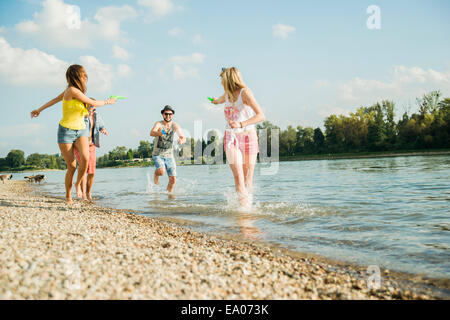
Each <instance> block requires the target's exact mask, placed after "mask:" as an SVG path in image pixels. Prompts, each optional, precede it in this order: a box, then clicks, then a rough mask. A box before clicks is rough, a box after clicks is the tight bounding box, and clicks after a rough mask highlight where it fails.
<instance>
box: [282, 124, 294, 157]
mask: <svg viewBox="0 0 450 320" xmlns="http://www.w3.org/2000/svg"><path fill="white" fill-rule="evenodd" d="M296 143H297V131H296V130H295V129H294V128H293V127H292V126H288V127H287V129H286V130H284V131H282V132H281V134H280V156H293V155H295V146H296Z"/></svg>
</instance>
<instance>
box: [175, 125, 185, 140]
mask: <svg viewBox="0 0 450 320" xmlns="http://www.w3.org/2000/svg"><path fill="white" fill-rule="evenodd" d="M173 125H174V126H175V128H174V129H175V131H176V133H177V134H178V144H185V143H186V137H185V136H184V135H183V131H181V128H180V126H179V125H178V123H174V124H173Z"/></svg>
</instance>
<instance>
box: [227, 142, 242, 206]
mask: <svg viewBox="0 0 450 320" xmlns="http://www.w3.org/2000/svg"><path fill="white" fill-rule="evenodd" d="M226 155H227V161H228V164H229V165H230V169H231V171H232V172H233V177H234V185H235V188H236V192H237V193H238V196H239V202H240V204H241V206H246V205H247V195H246V192H245V180H244V170H243V164H242V154H241V151H240V150H239V149H237V148H229V149H228V150H227V151H226Z"/></svg>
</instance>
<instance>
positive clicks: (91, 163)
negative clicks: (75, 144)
mask: <svg viewBox="0 0 450 320" xmlns="http://www.w3.org/2000/svg"><path fill="white" fill-rule="evenodd" d="M73 151H74V153H75V157H76V158H77V161H78V164H79V163H80V161H81V156H80V153H79V152H78V150H77V148H73ZM96 163H97V155H96V154H95V144H91V145H89V160H88V169H87V174H95V168H96Z"/></svg>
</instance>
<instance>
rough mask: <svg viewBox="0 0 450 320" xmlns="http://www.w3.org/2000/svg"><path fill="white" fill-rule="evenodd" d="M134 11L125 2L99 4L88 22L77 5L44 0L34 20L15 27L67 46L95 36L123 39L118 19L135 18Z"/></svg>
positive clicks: (82, 43) (80, 45) (79, 45)
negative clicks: (110, 4) (113, 4)
mask: <svg viewBox="0 0 450 320" xmlns="http://www.w3.org/2000/svg"><path fill="white" fill-rule="evenodd" d="M136 16H137V13H136V11H135V10H134V9H133V8H132V7H130V6H127V5H124V6H122V7H112V6H111V7H103V8H100V9H99V10H98V11H97V13H96V15H95V17H94V19H95V20H96V22H91V21H90V20H89V19H87V18H86V19H84V20H82V11H81V10H80V8H79V7H78V6H74V5H70V4H66V3H64V1H63V0H45V1H43V2H42V10H41V11H39V12H36V13H35V14H34V17H33V20H26V21H23V22H21V23H18V24H17V25H16V26H15V27H16V30H17V31H19V32H20V33H22V34H26V35H29V36H33V37H34V38H37V39H38V40H41V41H45V42H48V43H51V44H53V45H58V46H62V47H69V48H86V47H88V46H89V45H90V44H91V42H92V41H93V40H94V39H96V38H102V39H106V40H118V39H121V40H124V37H123V32H122V31H121V29H120V26H121V22H122V21H125V20H128V19H132V18H135V17H136Z"/></svg>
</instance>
